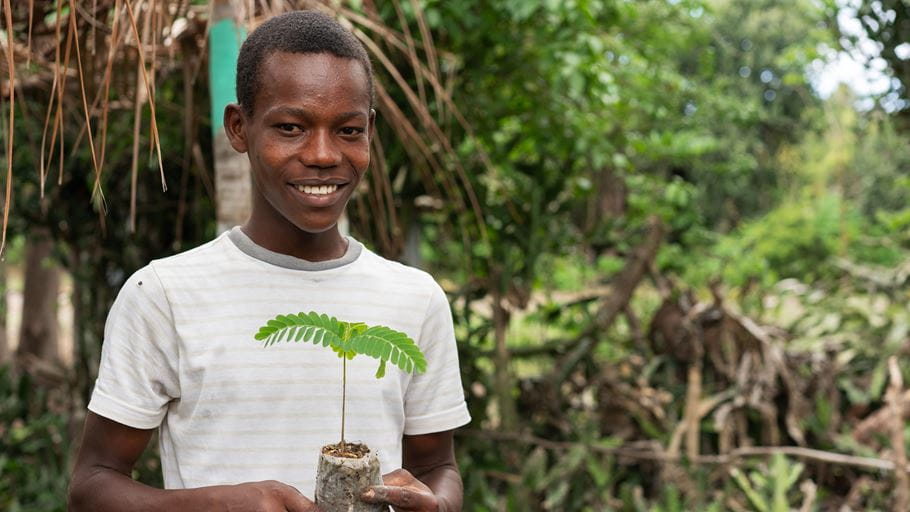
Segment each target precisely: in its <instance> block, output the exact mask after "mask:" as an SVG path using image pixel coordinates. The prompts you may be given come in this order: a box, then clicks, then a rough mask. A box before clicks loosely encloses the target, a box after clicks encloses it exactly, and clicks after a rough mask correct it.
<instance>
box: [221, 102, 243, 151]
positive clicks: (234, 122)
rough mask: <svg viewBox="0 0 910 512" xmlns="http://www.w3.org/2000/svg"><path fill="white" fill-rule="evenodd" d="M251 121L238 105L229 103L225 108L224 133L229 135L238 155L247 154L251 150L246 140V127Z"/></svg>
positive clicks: (229, 139)
mask: <svg viewBox="0 0 910 512" xmlns="http://www.w3.org/2000/svg"><path fill="white" fill-rule="evenodd" d="M248 122H249V120H248V119H247V117H246V114H245V113H244V112H243V108H241V107H240V105H238V104H236V103H228V105H227V106H226V107H224V133H225V135H227V138H228V141H230V143H231V147H232V148H234V151H236V152H238V153H246V152H247V150H248V149H249V145H248V144H247V139H246V125H247V123H248Z"/></svg>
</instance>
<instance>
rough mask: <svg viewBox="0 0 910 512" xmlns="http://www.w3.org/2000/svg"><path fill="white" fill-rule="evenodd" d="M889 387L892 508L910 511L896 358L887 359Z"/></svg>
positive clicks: (909, 479)
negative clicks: (892, 482)
mask: <svg viewBox="0 0 910 512" xmlns="http://www.w3.org/2000/svg"><path fill="white" fill-rule="evenodd" d="M888 371H889V373H890V374H891V385H890V386H889V387H888V394H887V402H888V408H889V409H891V451H892V452H893V456H894V506H893V507H892V510H894V511H895V512H906V511H907V510H910V475H908V474H907V448H906V446H905V443H904V412H903V408H904V403H903V400H902V398H903V396H902V395H903V394H904V393H903V390H904V379H903V377H902V376H901V370H900V367H899V366H898V365H897V358H896V357H895V356H891V357H890V358H888Z"/></svg>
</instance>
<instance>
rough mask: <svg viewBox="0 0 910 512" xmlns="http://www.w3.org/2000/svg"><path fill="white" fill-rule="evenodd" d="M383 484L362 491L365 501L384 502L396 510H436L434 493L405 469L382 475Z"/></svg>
mask: <svg viewBox="0 0 910 512" xmlns="http://www.w3.org/2000/svg"><path fill="white" fill-rule="evenodd" d="M382 483H383V484H384V485H374V486H373V487H370V488H369V489H368V490H367V491H366V492H364V493H363V495H362V496H361V499H363V501H366V502H367V503H385V504H387V505H392V506H393V507H395V510H396V511H397V512H437V511H438V510H439V502H438V500H437V499H436V495H435V494H433V491H431V490H430V488H429V487H427V486H426V485H425V484H424V483H423V482H421V481H420V480H418V479H417V478H416V477H415V476H414V475H412V474H411V473H410V472H408V471H407V470H405V469H396V470H395V471H392V472H391V473H388V474H386V475H383V476H382Z"/></svg>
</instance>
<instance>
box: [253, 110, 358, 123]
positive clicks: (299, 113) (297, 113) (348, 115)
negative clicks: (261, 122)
mask: <svg viewBox="0 0 910 512" xmlns="http://www.w3.org/2000/svg"><path fill="white" fill-rule="evenodd" d="M268 113H269V114H271V115H275V114H278V115H282V114H283V115H289V116H293V117H302V118H305V119H309V118H311V117H312V114H311V113H310V111H308V110H306V109H303V108H300V107H276V108H274V109H272V110H270V111H269V112H268ZM355 117H364V118H365V117H367V115H366V114H365V113H363V112H360V111H356V110H354V111H351V112H342V113H341V114H338V115H337V116H335V118H334V121H335V122H341V121H348V120H350V119H353V118H355Z"/></svg>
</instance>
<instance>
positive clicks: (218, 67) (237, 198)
mask: <svg viewBox="0 0 910 512" xmlns="http://www.w3.org/2000/svg"><path fill="white" fill-rule="evenodd" d="M211 27H212V28H211V30H210V31H209V83H210V87H211V95H212V144H213V146H214V148H213V149H214V153H215V155H214V156H215V217H216V221H217V223H218V232H219V233H221V232H223V231H225V230H227V229H230V228H231V227H232V226H236V225H238V224H242V223H244V222H245V221H246V219H247V218H248V217H249V216H250V210H251V209H252V203H251V191H252V183H251V182H250V165H249V161H248V160H247V158H246V155H244V154H241V153H237V152H236V151H234V149H233V148H232V147H231V144H230V142H228V138H227V135H225V134H224V107H225V106H226V105H227V104H228V103H234V102H236V101H237V95H236V92H235V90H234V83H235V81H236V78H237V55H238V53H239V52H240V43H241V42H242V41H243V39H244V37H246V33H245V31H244V30H243V28H242V27H240V26H239V25H238V23H237V19H236V16H235V11H234V7H233V6H232V4H231V2H230V1H229V0H215V1H214V2H213V6H212V21H211Z"/></svg>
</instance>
